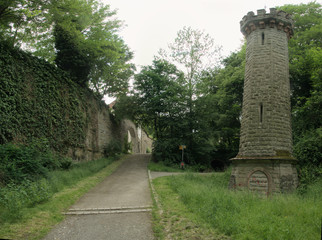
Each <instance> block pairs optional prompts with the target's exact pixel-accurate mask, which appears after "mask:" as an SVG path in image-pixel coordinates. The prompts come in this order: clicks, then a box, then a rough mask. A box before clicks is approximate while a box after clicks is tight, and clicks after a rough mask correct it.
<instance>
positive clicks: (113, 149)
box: [104, 139, 122, 157]
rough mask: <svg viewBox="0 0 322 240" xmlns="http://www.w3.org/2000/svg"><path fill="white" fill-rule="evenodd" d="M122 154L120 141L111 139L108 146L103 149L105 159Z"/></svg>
mask: <svg viewBox="0 0 322 240" xmlns="http://www.w3.org/2000/svg"><path fill="white" fill-rule="evenodd" d="M120 153H122V144H121V142H120V141H118V140H115V139H112V140H111V141H110V142H109V144H108V145H107V146H106V147H105V148H104V156H105V157H115V156H116V155H117V154H120Z"/></svg>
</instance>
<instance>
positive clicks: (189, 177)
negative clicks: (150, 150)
mask: <svg viewBox="0 0 322 240" xmlns="http://www.w3.org/2000/svg"><path fill="white" fill-rule="evenodd" d="M229 175H230V174H229V172H227V173H216V174H211V175H206V176H200V175H197V174H185V175H178V176H172V177H164V178H158V179H155V180H153V184H154V187H155V190H156V192H157V194H158V196H159V200H160V203H161V206H162V209H164V213H163V214H161V215H160V214H159V213H158V211H156V210H155V209H154V211H153V216H154V224H155V229H159V232H160V229H162V231H161V232H163V233H161V234H159V236H160V239H229V238H231V239H256V240H257V239H283V240H284V239H285V240H287V239H289V240H296V239H298V240H300V239H308V240H311V239H312V240H313V239H320V237H321V235H320V234H321V213H322V194H321V191H322V190H321V189H322V181H321V180H320V181H318V182H316V183H315V184H314V185H312V186H311V187H310V188H308V191H307V192H306V194H305V195H300V194H298V193H294V194H290V195H275V196H272V197H271V198H263V197H260V196H257V195H254V194H251V193H249V192H242V191H230V190H228V189H227V183H228V180H229ZM207 231H208V232H209V233H211V234H206V233H207ZM199 232H201V233H202V234H206V235H199ZM189 234H190V235H189Z"/></svg>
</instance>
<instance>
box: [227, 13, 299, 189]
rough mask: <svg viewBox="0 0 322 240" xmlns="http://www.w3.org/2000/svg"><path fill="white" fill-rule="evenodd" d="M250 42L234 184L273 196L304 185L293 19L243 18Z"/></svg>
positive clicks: (259, 15) (280, 15) (275, 15)
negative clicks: (295, 140) (296, 130)
mask: <svg viewBox="0 0 322 240" xmlns="http://www.w3.org/2000/svg"><path fill="white" fill-rule="evenodd" d="M240 28H241V32H242V33H243V34H244V36H245V37H246V40H247V47H246V66H245V82H244V93H243V106H242V119H241V133H240V145H239V153H238V155H237V156H236V157H235V158H234V159H232V165H233V169H232V175H231V179H230V187H231V188H248V189H250V190H254V191H260V192H264V193H267V194H270V193H273V192H290V191H293V190H294V189H295V188H296V187H297V184H298V177H297V172H296V168H295V164H296V159H295V158H294V157H293V156H292V129H291V107H290V106H291V105H290V82H289V63H288V62H289V60H288V40H289V39H290V38H291V37H292V35H293V20H292V19H291V16H290V15H289V14H287V13H285V12H284V11H277V10H276V9H274V8H271V9H270V13H266V11H265V10H263V9H262V10H258V11H257V15H255V14H254V13H253V12H249V13H248V14H247V15H246V16H244V17H243V19H242V21H241V22H240Z"/></svg>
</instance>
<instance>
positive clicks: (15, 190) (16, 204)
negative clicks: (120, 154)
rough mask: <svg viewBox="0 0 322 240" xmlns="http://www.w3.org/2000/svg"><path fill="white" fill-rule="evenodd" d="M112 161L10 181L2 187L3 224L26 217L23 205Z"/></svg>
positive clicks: (48, 195)
mask: <svg viewBox="0 0 322 240" xmlns="http://www.w3.org/2000/svg"><path fill="white" fill-rule="evenodd" d="M113 161H114V159H111V158H110V159H106V158H105V159H99V160H96V161H91V162H85V163H79V164H75V165H73V166H72V167H71V168H70V169H68V170H55V171H51V172H49V173H48V174H47V175H46V178H42V179H38V180H37V181H31V180H29V179H24V180H23V181H22V182H21V183H20V184H17V183H14V182H11V183H9V184H7V185H6V186H5V187H3V188H0V209H1V211H0V224H1V223H4V222H14V221H17V220H18V219H20V218H21V217H23V209H24V208H26V207H32V206H34V205H35V204H37V203H41V202H44V201H47V200H48V199H50V198H51V197H52V195H53V194H54V193H56V192H59V191H61V190H63V189H64V188H65V187H67V186H71V185H73V184H76V183H77V182H78V181H80V180H82V179H83V178H85V177H88V176H91V175H93V174H95V173H97V172H98V171H100V170H101V169H103V168H104V167H106V166H107V165H109V164H111V163H112V162H113Z"/></svg>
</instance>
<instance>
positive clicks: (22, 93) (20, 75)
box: [0, 42, 151, 160]
mask: <svg viewBox="0 0 322 240" xmlns="http://www.w3.org/2000/svg"><path fill="white" fill-rule="evenodd" d="M129 131H131V132H133V131H134V132H137V129H136V127H135V125H134V124H133V123H129V121H124V120H123V121H121V122H120V123H116V122H115V121H113V119H112V117H111V115H110V113H109V109H108V106H107V105H106V104H105V103H104V102H102V101H101V100H99V99H98V98H96V97H95V95H94V94H93V92H91V91H90V90H89V89H87V88H84V87H81V86H79V85H77V84H76V83H74V82H73V81H71V80H70V79H69V78H68V75H67V74H66V73H65V72H63V71H61V70H60V69H59V68H57V67H56V66H54V65H51V64H49V63H47V62H46V61H43V60H41V59H38V58H36V57H34V56H32V55H31V54H29V53H26V52H24V51H21V50H18V49H12V48H10V47H8V46H6V45H4V44H3V43H1V42H0V144H5V143H9V142H12V143H22V144H28V143H30V142H33V141H39V139H46V141H47V142H48V143H49V144H50V147H51V148H52V149H53V150H54V151H56V152H58V153H60V154H62V155H65V156H68V157H71V158H73V159H74V160H92V159H96V158H99V157H102V154H103V152H104V148H105V147H106V146H107V145H108V144H109V142H110V141H111V140H112V139H113V140H115V139H116V140H118V141H120V142H122V141H124V139H126V136H125V135H126V134H127V133H128V132H129ZM134 135H135V138H138V134H137V133H136V134H134ZM132 140H133V141H135V144H138V143H137V141H143V140H141V139H140V140H139V139H132ZM144 140H146V139H144ZM133 143H134V142H133ZM137 148H138V147H137ZM146 148H150V149H151V146H147V147H146ZM135 149H136V148H135ZM135 149H134V150H135ZM138 149H139V148H138ZM138 151H139V152H145V149H140V150H138ZM135 152H136V151H135Z"/></svg>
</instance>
